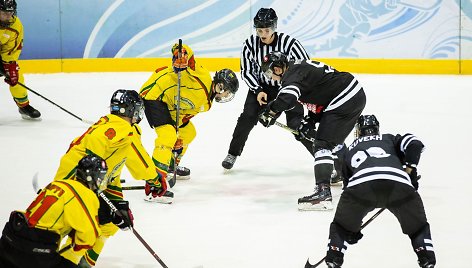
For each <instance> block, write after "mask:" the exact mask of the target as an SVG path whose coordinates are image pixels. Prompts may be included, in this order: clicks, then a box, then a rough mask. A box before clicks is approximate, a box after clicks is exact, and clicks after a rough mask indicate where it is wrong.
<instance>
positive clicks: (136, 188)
mask: <svg viewBox="0 0 472 268" xmlns="http://www.w3.org/2000/svg"><path fill="white" fill-rule="evenodd" d="M121 190H144V186H139V185H137V186H123V187H121Z"/></svg>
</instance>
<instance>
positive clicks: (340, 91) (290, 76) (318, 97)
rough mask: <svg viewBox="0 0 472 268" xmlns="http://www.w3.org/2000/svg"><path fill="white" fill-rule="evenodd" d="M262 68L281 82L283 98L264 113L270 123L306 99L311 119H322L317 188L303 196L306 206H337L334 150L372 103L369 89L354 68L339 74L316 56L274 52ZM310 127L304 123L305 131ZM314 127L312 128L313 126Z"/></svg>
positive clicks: (264, 121)
mask: <svg viewBox="0 0 472 268" xmlns="http://www.w3.org/2000/svg"><path fill="white" fill-rule="evenodd" d="M262 71H263V72H264V74H265V75H266V76H268V77H271V78H272V79H273V80H276V81H281V84H282V86H281V89H280V91H279V93H278V95H277V98H276V99H275V100H274V101H273V102H272V103H269V104H268V105H267V108H266V109H265V111H264V112H263V113H262V115H261V120H262V122H261V123H262V124H263V125H264V126H266V127H268V126H270V125H272V124H274V123H275V120H276V119H277V118H278V117H279V116H280V114H281V113H282V112H284V111H287V110H290V109H292V108H293V107H294V106H295V105H296V104H298V103H302V104H303V105H305V106H306V108H307V109H308V111H309V113H308V117H305V121H308V122H310V121H311V123H312V124H314V123H316V122H319V125H318V130H317V132H316V135H315V142H314V150H313V151H314V155H315V180H316V186H315V191H314V193H313V194H312V195H309V196H305V197H302V198H299V199H298V206H299V207H298V208H299V209H300V210H327V209H333V205H332V197H331V189H330V179H331V175H332V172H333V164H334V158H335V157H334V154H333V153H335V151H336V150H338V149H341V148H342V147H343V144H344V140H345V139H346V137H347V136H348V135H349V133H350V132H351V130H352V129H353V128H354V125H355V123H356V120H357V118H358V117H359V115H361V113H362V110H363V109H364V106H365V103H366V97H365V94H364V89H363V88H362V86H361V85H360V84H359V82H358V81H357V79H356V78H355V77H354V76H353V75H352V74H350V73H348V72H339V71H337V70H335V69H334V68H332V67H331V66H329V65H326V64H324V63H322V62H318V61H312V60H295V61H290V62H289V61H288V59H287V56H286V55H284V54H283V53H281V52H271V53H269V54H268V55H266V57H265V58H264V60H263V62H262ZM304 127H305V125H304V124H301V126H300V128H299V129H298V130H299V133H300V135H304V133H306V132H305V128H304ZM307 129H309V128H307Z"/></svg>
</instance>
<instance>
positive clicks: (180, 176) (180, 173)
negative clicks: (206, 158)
mask: <svg viewBox="0 0 472 268" xmlns="http://www.w3.org/2000/svg"><path fill="white" fill-rule="evenodd" d="M173 177H174V167H173V166H170V167H169V170H168V171H167V178H169V180H171V179H172V178H173ZM176 179H177V180H189V179H190V169H188V168H186V167H181V166H177V177H176ZM174 184H175V183H174Z"/></svg>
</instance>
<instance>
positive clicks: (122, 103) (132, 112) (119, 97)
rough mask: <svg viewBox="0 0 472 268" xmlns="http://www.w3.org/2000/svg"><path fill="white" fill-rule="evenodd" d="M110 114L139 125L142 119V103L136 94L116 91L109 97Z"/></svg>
mask: <svg viewBox="0 0 472 268" xmlns="http://www.w3.org/2000/svg"><path fill="white" fill-rule="evenodd" d="M110 112H111V113H112V114H115V115H120V116H125V117H129V118H131V119H134V122H133V123H139V122H140V121H141V120H142V119H143V114H144V103H143V100H142V99H141V97H140V96H139V94H138V92H136V91H134V90H126V89H118V90H117V91H115V93H113V96H112V97H111V101H110Z"/></svg>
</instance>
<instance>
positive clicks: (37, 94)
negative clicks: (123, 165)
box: [0, 71, 95, 125]
mask: <svg viewBox="0 0 472 268" xmlns="http://www.w3.org/2000/svg"><path fill="white" fill-rule="evenodd" d="M0 75H3V76H5V77H7V75H6V74H5V73H4V72H2V71H0ZM18 85H20V86H22V87H24V88H26V89H27V90H29V91H31V92H32V93H34V94H35V95H36V96H39V97H41V98H43V99H44V100H47V101H49V102H50V103H52V104H54V105H56V106H57V107H59V108H60V109H61V110H63V111H64V112H66V113H68V114H70V115H72V116H73V117H75V118H77V119H79V120H80V121H82V122H84V123H86V124H89V125H93V124H95V122H92V121H89V120H85V119H82V118H80V117H78V116H77V115H75V114H73V113H72V112H69V111H68V110H66V109H65V108H63V107H62V106H60V105H59V104H57V103H55V102H53V101H52V100H50V99H48V98H46V97H44V96H43V95H41V94H39V93H38V92H36V91H34V90H33V89H31V88H30V87H27V86H26V85H24V84H23V83H21V82H18Z"/></svg>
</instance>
